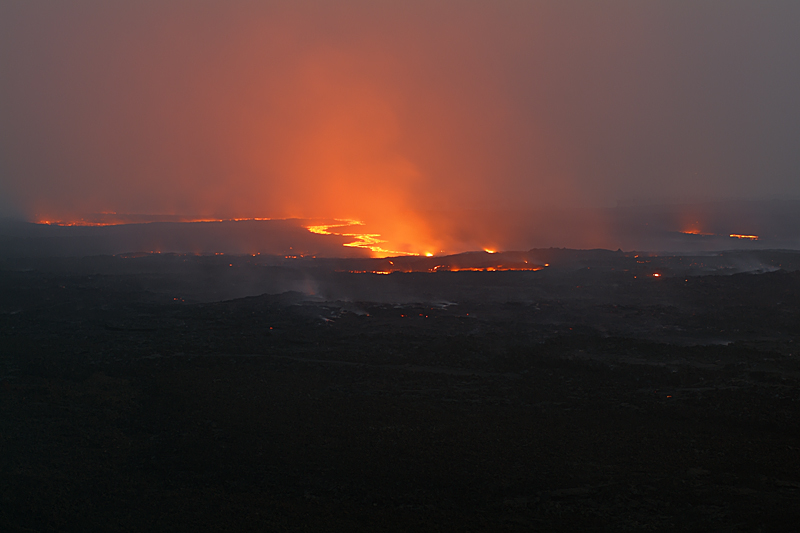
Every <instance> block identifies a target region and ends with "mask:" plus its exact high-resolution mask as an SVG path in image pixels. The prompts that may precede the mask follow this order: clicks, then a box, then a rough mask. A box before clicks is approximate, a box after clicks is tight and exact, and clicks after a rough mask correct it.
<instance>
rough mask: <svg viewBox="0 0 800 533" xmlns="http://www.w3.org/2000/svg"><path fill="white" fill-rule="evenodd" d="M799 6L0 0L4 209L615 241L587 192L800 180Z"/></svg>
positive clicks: (481, 243)
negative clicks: (345, 223) (343, 223)
mask: <svg viewBox="0 0 800 533" xmlns="http://www.w3.org/2000/svg"><path fill="white" fill-rule="evenodd" d="M799 16H800V4H798V3H796V2H769V1H767V2H758V3H756V2H751V3H741V2H729V1H720V0H716V1H709V2H704V3H702V4H698V3H696V2H675V1H663V2H648V3H631V2H621V1H614V0H609V1H606V2H596V3H586V2H579V3H578V2H561V1H540V2H516V1H500V2H491V3H490V2H477V3H464V2H460V1H442V2H421V1H420V2H414V1H411V2H379V3H376V2H368V1H354V0H343V1H340V2H331V3H319V2H305V1H298V2H251V1H241V0H240V1H232V2H218V3H214V2H204V3H197V2H190V1H183V0H175V1H167V2H164V1H158V2H156V1H141V2H135V3H124V4H118V3H107V2H99V1H88V2H82V3H79V4H75V3H56V2H53V3H46V4H40V3H37V4H32V3H26V2H5V3H3V4H2V5H0V50H1V51H2V52H1V53H0V77H2V79H3V84H2V87H1V88H0V116H2V117H3V119H2V121H0V199H1V200H0V210H2V213H0V214H6V215H7V214H17V215H19V214H20V213H22V214H23V215H24V216H25V217H26V218H27V219H28V220H31V221H33V220H42V219H45V220H60V221H70V220H72V221H75V220H80V219H81V218H83V217H86V216H87V213H98V212H115V213H142V214H151V215H189V214H191V215H193V216H195V215H196V216H198V217H200V218H208V219H234V218H273V219H284V218H302V219H325V220H327V221H328V222H327V223H329V224H331V223H333V222H332V221H334V220H335V219H349V220H358V221H363V222H364V226H363V227H362V228H360V229H359V230H358V231H355V230H353V231H352V232H351V233H359V234H364V235H366V234H371V235H373V236H375V235H379V237H375V239H377V240H379V241H385V242H380V243H378V242H374V243H371V244H368V246H374V247H379V248H381V249H382V250H386V251H391V252H399V253H417V254H425V253H433V254H440V253H444V252H449V251H458V250H463V249H483V248H491V249H494V248H499V249H507V247H514V248H519V247H520V246H518V244H517V243H520V244H522V245H525V246H528V247H530V246H535V245H540V244H541V243H542V242H545V241H546V242H548V243H551V242H553V243H556V244H555V245H561V246H577V245H579V246H613V245H614V243H615V242H619V241H620V240H621V237H620V236H619V235H616V234H614V233H613V232H614V231H618V228H617V227H616V226H615V224H614V223H613V222H608V217H606V216H605V215H602V214H598V212H597V210H598V209H606V208H610V207H613V206H615V205H616V201H617V200H623V201H627V200H631V199H641V198H649V199H651V200H653V203H656V204H658V203H660V202H663V201H665V200H669V201H670V202H675V201H678V200H680V201H697V200H698V199H703V200H716V199H730V198H734V199H743V200H747V199H770V198H787V197H789V198H798V197H800V180H798V179H797V177H798V172H800V151H798V150H797V149H796V142H795V141H796V140H797V139H798V138H799V137H800V120H798V119H799V118H800V100H798V99H797V98H796V94H797V93H798V90H800V33H798V32H797V31H796V27H795V26H796V24H795V23H794V21H796V20H798V18H799ZM554 209H555V211H554ZM559 210H560V211H559ZM565 212H572V213H578V212H580V213H582V214H576V215H574V216H562V215H558V214H553V213H565ZM476 213H477V214H476ZM487 213H493V214H498V213H499V215H488V214H487ZM476 220H480V223H479V224H478V223H476ZM321 224H324V222H323V223H321ZM533 224H535V227H534V226H533ZM682 229H683V228H682V227H680V224H678V226H676V227H674V228H671V229H670V231H675V232H679V231H682ZM361 230H363V232H362V231H361ZM348 231H349V230H348ZM702 231H710V230H702ZM721 231H723V232H725V231H726V232H728V233H726V235H731V234H741V235H750V234H758V233H757V232H756V230H754V229H749V228H744V229H742V230H735V229H722V230H721ZM610 232H611V233H610ZM714 233H717V231H714ZM623 240H624V239H623ZM533 241H536V242H533ZM525 246H522V247H525ZM374 253H376V254H381V253H383V252H379V251H375V252H374Z"/></svg>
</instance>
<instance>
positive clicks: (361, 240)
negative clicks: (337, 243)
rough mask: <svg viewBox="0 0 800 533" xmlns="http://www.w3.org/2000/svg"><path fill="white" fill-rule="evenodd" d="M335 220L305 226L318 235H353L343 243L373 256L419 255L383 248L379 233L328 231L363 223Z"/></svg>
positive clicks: (383, 241)
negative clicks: (333, 222) (334, 222)
mask: <svg viewBox="0 0 800 533" xmlns="http://www.w3.org/2000/svg"><path fill="white" fill-rule="evenodd" d="M337 222H340V224H320V225H316V226H306V229H307V230H308V231H310V232H311V233H316V234H318V235H340V236H342V237H353V238H354V239H356V240H355V241H353V242H348V243H345V244H344V246H349V247H351V248H364V249H365V250H369V251H371V252H372V253H373V255H374V257H388V256H398V255H419V254H415V253H412V252H398V251H393V250H387V249H386V248H383V247H382V246H381V244H383V243H385V242H386V241H385V240H383V239H380V238H379V237H380V236H381V235H380V233H339V232H335V231H330V230H331V228H348V227H350V226H363V225H364V223H363V222H362V221H360V220H350V219H337ZM426 255H428V254H426Z"/></svg>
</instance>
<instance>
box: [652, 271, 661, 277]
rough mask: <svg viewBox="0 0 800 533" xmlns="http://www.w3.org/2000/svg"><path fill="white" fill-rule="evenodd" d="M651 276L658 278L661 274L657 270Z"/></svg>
mask: <svg viewBox="0 0 800 533" xmlns="http://www.w3.org/2000/svg"><path fill="white" fill-rule="evenodd" d="M653 277H654V278H660V277H661V274H659V273H658V272H656V273H655V274H653Z"/></svg>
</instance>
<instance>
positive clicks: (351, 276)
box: [0, 250, 800, 532]
mask: <svg viewBox="0 0 800 533" xmlns="http://www.w3.org/2000/svg"><path fill="white" fill-rule="evenodd" d="M525 254H527V255H525ZM525 254H522V255H517V256H512V255H507V254H497V257H494V258H492V261H493V262H492V263H491V265H495V266H497V265H501V263H503V262H505V263H507V264H511V263H513V264H518V263H519V262H520V261H529V264H531V265H542V269H541V270H538V271H494V272H488V271H466V272H465V271H459V272H454V271H446V270H448V269H451V270H453V269H455V268H456V267H458V268H462V269H463V268H466V267H468V266H469V265H472V266H473V267H475V268H482V269H485V268H489V265H490V263H486V262H485V261H484V260H485V259H486V256H487V255H489V254H480V255H475V256H474V257H468V255H469V254H465V255H463V256H459V257H456V258H444V259H442V258H432V259H430V262H431V264H427V263H425V264H423V263H416V266H413V265H412V266H409V265H410V264H411V263H410V262H411V261H412V260H407V263H406V264H402V265H398V266H397V269H398V270H401V269H407V270H430V269H433V268H435V267H441V265H442V264H445V267H441V268H440V269H439V271H437V272H395V273H392V274H389V275H379V274H370V273H354V272H364V271H371V270H375V271H384V269H386V268H388V267H387V265H386V261H388V260H341V261H334V260H301V259H298V260H287V259H286V258H282V259H281V258H268V257H264V258H255V259H254V258H253V257H252V256H238V257H228V256H225V257H220V256H212V257H204V256H183V255H167V254H163V255H159V254H145V255H141V256H135V257H134V256H130V257H110V256H108V257H94V258H85V259H53V260H47V259H42V258H39V259H35V260H24V259H14V260H11V259H7V260H4V261H3V262H0V529H1V530H2V531H9V532H22V531H25V532H29V531H81V532H85V531H142V530H163V531H196V530H211V531H244V530H258V531H333V530H347V531H531V530H542V531H576V530H583V531H586V530H610V531H626V530H636V531H639V530H646V531H676V530H681V531H685V530H689V531H787V530H792V529H794V527H795V526H796V524H797V523H798V521H800V439H799V438H798V437H800V432H799V431H798V430H799V429H800V353H799V350H798V349H799V348H800V346H799V345H800V253H798V252H785V251H784V252H780V251H760V252H726V253H724V254H713V255H707V256H696V257H679V256H673V255H667V256H656V255H654V254H651V255H645V254H642V255H641V257H638V255H639V254H623V253H622V252H608V251H586V252H578V251H570V250H538V251H537V250H532V251H531V252H526V253H525ZM415 261H418V262H424V261H428V260H426V259H417V260H415ZM480 261H484V263H480ZM398 263H402V261H398ZM544 264H548V265H549V266H547V267H544V266H543V265H544ZM392 266H393V267H394V266H395V265H394V264H393V265H392ZM492 268H494V267H492ZM537 268H538V266H537ZM501 270H502V269H501ZM655 274H658V276H655Z"/></svg>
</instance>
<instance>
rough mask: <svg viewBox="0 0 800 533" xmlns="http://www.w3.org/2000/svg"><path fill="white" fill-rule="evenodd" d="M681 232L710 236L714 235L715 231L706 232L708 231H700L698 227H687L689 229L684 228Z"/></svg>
mask: <svg viewBox="0 0 800 533" xmlns="http://www.w3.org/2000/svg"><path fill="white" fill-rule="evenodd" d="M680 233H683V234H686V235H705V236H708V237H710V236H712V235H714V233H706V232H704V231H700V230H699V229H696V228H690V229H687V230H683V231H681V232H680Z"/></svg>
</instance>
